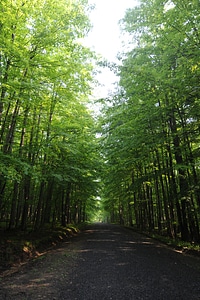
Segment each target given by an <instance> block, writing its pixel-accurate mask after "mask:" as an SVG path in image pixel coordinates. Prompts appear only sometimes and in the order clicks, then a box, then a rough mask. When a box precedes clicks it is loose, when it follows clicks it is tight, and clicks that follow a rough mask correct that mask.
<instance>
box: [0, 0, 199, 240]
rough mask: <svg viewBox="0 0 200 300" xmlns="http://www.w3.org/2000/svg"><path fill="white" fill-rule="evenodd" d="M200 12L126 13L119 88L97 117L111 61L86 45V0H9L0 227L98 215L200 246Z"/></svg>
mask: <svg viewBox="0 0 200 300" xmlns="http://www.w3.org/2000/svg"><path fill="white" fill-rule="evenodd" d="M199 8H200V4H199V1H198V0H192V1H182V0H173V1H161V0H147V1H144V0H141V1H140V3H139V4H138V6H136V7H134V8H132V9H131V8H130V9H128V10H127V12H126V14H125V16H124V19H123V20H121V21H120V26H121V29H122V31H123V32H124V33H125V34H126V35H127V34H128V35H129V44H128V45H127V47H125V49H127V50H126V51H125V52H124V53H120V54H119V65H118V67H117V68H116V66H115V68H114V69H115V71H116V74H117V76H118V77H119V84H118V90H117V92H115V93H113V94H112V95H110V96H109V97H108V98H107V99H100V100H99V102H100V105H101V107H102V110H101V114H100V115H99V116H98V119H97V118H96V117H94V116H93V114H92V112H91V111H90V105H89V103H90V99H91V97H92V96H91V95H92V86H93V84H94V81H95V76H94V74H95V72H96V68H97V66H98V65H100V64H101V62H99V61H98V59H97V56H96V54H95V53H93V52H92V51H91V50H90V49H88V48H87V47H85V46H83V44H82V42H81V41H82V39H83V38H84V37H85V36H86V35H87V34H88V32H89V30H90V28H91V24H90V18H89V13H90V10H91V9H92V7H90V6H89V5H88V1H87V0H75V1H71V0H60V1H54V0H53V1H52V0H51V1H50V0H37V1H36V0H33V1H31V3H30V1H26V0H25V1H22V0H15V1H8V0H3V1H1V3H0V227H2V228H6V229H9V230H11V229H20V230H24V231H25V230H27V229H29V230H37V229H39V228H42V227H43V226H44V225H45V224H51V225H52V226H54V225H56V224H57V223H60V224H61V225H62V226H65V225H66V224H69V223H80V222H84V221H86V220H92V219H94V216H95V215H97V216H98V213H99V214H100V218H101V219H103V220H106V221H109V222H114V223H120V224H126V225H130V226H136V227H137V228H138V229H139V230H143V231H149V232H151V231H157V232H158V233H159V234H164V235H167V236H169V237H172V238H181V239H182V240H185V241H192V242H200V231H199V226H200V168H199V163H200V150H199V145H200V140H199V137H200V104H199V103H198V101H199V94H200V86H199V82H200V62H199V57H200V55H199V54H200V50H199V46H200V35H199V24H200V20H199V19H200V17H199ZM109 65H110V66H111V68H112V64H111V63H110V64H109ZM99 203H101V205H102V207H101V210H100V211H99Z"/></svg>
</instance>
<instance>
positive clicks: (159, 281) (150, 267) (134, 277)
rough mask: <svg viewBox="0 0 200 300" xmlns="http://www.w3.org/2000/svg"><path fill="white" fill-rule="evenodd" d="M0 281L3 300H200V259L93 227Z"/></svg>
mask: <svg viewBox="0 0 200 300" xmlns="http://www.w3.org/2000/svg"><path fill="white" fill-rule="evenodd" d="M1 275H2V276H1V278H0V300H11V299H15V300H26V299H29V300H38V299H48V300H58V299H59V300H72V299H73V300H110V299H113V300H115V299H117V300H130V299H134V300H139V299H141V300H145V299H148V300H149V299H152V300H155V299H159V300H165V299H166V300H168V299H170V300H177V299H181V300H188V299H190V300H199V299H200V286H199V282H200V258H199V257H195V256H191V255H186V254H183V253H181V251H177V250H175V249H172V248H170V247H168V246H166V245H164V244H163V243H160V242H158V241H157V240H154V239H151V238H150V237H148V236H146V235H142V234H139V233H137V232H135V231H131V230H129V229H127V228H124V227H121V226H118V225H108V224H91V225H89V226H88V227H87V228H85V229H84V230H83V231H81V232H80V233H79V234H76V233H75V232H74V236H71V237H70V238H69V237H68V238H66V239H65V241H63V242H62V243H57V245H55V246H54V247H50V248H48V250H45V251H43V252H41V253H40V255H38V256H37V258H32V259H31V260H30V261H27V262H26V263H24V264H23V265H21V266H18V268H16V269H15V270H14V269H13V270H12V272H11V270H10V272H9V273H6V271H5V270H4V272H3V273H2V274H1Z"/></svg>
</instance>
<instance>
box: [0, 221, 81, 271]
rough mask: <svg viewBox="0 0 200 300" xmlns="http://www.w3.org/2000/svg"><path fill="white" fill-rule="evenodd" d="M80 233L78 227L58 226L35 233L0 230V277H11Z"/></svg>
mask: <svg viewBox="0 0 200 300" xmlns="http://www.w3.org/2000/svg"><path fill="white" fill-rule="evenodd" d="M79 232H80V230H79V227H78V226H74V225H73V226H72V225H71V226H70V225H69V226H67V227H61V226H58V227H56V228H54V229H52V228H44V229H42V230H37V231H35V232H33V231H31V232H23V231H19V230H17V231H15V230H13V231H7V230H3V229H1V228H0V276H6V275H9V274H11V273H13V272H15V271H16V270H18V269H19V268H20V266H22V265H24V264H26V263H27V262H28V261H30V260H35V259H38V258H40V257H41V256H42V255H44V254H45V253H46V252H47V251H50V250H51V249H53V248H54V247H55V246H56V245H58V244H60V243H63V242H65V241H67V240H69V239H70V238H71V237H73V236H75V235H77V234H78V233H79Z"/></svg>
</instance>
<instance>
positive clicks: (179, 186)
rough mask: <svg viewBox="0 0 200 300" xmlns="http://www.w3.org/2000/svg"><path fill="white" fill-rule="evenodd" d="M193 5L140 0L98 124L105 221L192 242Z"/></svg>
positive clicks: (195, 137) (198, 41)
mask: <svg viewBox="0 0 200 300" xmlns="http://www.w3.org/2000/svg"><path fill="white" fill-rule="evenodd" d="M199 8H200V6H199V1H196V0H193V1H181V0H174V1H161V0H151V1H150V0H148V1H143V0H141V1H140V3H139V5H138V6H137V7H136V8H134V9H129V10H127V12H126V15H125V17H124V19H123V20H122V21H121V28H122V30H124V32H125V33H128V34H129V37H130V43H129V45H128V49H129V50H128V51H127V52H125V53H122V54H121V55H120V56H121V57H122V60H121V62H120V65H119V72H118V76H119V78H120V82H119V92H118V93H116V94H115V95H114V96H113V97H110V99H109V101H110V103H112V105H111V104H109V106H107V107H106V105H105V107H104V112H103V116H102V117H101V129H100V131H102V141H101V143H102V148H103V149H104V151H103V155H104V157H105V170H106V172H105V174H104V176H105V178H104V206H105V209H106V210H107V212H108V216H109V218H110V220H111V221H112V222H116V220H117V221H118V222H120V223H122V224H124V223H125V224H129V225H134V224H135V225H136V226H137V227H138V228H139V229H141V230H144V231H153V230H154V231H155V230H156V231H158V232H159V233H161V234H165V235H168V236H170V237H173V238H176V237H181V238H182V239H183V240H188V241H198V242H199V240H200V239H199V238H200V237H199V224H200V223H199V222H200V186H199V181H200V172H199V161H200V160H199V158H200V151H199V142H200V141H199V136H200V132H199V129H200V123H199V121H200V106H199V103H200V102H199V95H200V87H199V82H200V68H199V67H200V61H199V57H200V55H199V54H200V52H199V49H200V47H199V46H200V36H199V24H200V22H199V21H200V20H199V18H200V17H199Z"/></svg>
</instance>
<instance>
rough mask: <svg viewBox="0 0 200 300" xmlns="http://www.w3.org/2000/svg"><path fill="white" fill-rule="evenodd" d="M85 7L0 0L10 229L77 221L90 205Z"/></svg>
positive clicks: (4, 196)
mask: <svg viewBox="0 0 200 300" xmlns="http://www.w3.org/2000/svg"><path fill="white" fill-rule="evenodd" d="M89 11H90V7H89V6H88V5H87V1H84V0H80V1H70V0H69V1H66V0H61V1H52V0H51V1H50V0H49V1H46V0H45V1H44V0H36V1H21V0H16V1H7V0H5V1H1V3H0V14H1V15H0V45H1V48H0V63H1V74H0V88H1V94H0V112H1V128H0V142H1V152H0V155H1V159H0V170H1V171H0V220H1V223H4V225H6V227H7V228H9V229H15V228H20V229H22V230H26V228H27V226H28V227H29V229H30V226H31V228H33V229H34V230H35V229H37V228H40V227H41V226H43V225H44V224H46V223H51V224H56V222H60V223H61V224H62V225H63V226H64V225H65V224H66V223H71V222H82V221H84V220H85V219H86V218H89V217H90V216H89V215H88V214H90V213H91V211H92V210H93V209H94V208H95V197H96V195H97V190H98V187H97V183H96V181H97V179H98V177H97V173H98V164H99V159H98V151H97V143H96V140H95V132H94V121H93V118H92V116H91V114H90V112H89V109H88V106H87V104H88V99H89V95H90V94H91V82H92V81H93V78H92V72H93V68H94V67H93V65H92V60H93V59H94V54H93V53H92V52H91V51H90V50H89V49H87V48H86V47H83V46H82V44H81V43H80V40H81V39H82V38H83V37H84V36H85V35H86V34H87V32H88V30H89V29H90V26H91V25H90V21H89V17H88V15H89ZM5 223H6V224H5Z"/></svg>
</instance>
